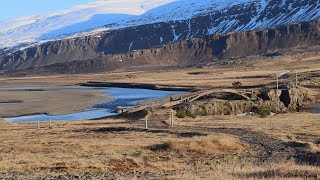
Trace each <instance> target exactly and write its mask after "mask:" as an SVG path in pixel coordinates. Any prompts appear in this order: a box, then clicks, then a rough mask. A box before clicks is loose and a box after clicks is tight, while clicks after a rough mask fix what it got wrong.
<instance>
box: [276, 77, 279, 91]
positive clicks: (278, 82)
mask: <svg viewBox="0 0 320 180" xmlns="http://www.w3.org/2000/svg"><path fill="white" fill-rule="evenodd" d="M276 76H277V90H278V89H279V76H278V74H276Z"/></svg>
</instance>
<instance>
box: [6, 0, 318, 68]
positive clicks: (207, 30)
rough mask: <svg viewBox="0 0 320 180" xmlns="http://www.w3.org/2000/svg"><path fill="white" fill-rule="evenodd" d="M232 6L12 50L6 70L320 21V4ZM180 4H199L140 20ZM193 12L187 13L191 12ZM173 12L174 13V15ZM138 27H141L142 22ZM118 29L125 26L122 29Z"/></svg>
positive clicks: (188, 0)
mask: <svg viewBox="0 0 320 180" xmlns="http://www.w3.org/2000/svg"><path fill="white" fill-rule="evenodd" d="M208 2H211V1H209V0H205V1H203V2H202V3H203V4H206V3H208ZM214 2H221V1H220V0H219V1H214ZM227 2H231V5H232V6H227V7H228V8H225V9H224V10H223V11H220V10H218V11H216V10H214V11H212V12H210V11H209V10H210V8H213V7H212V6H214V5H215V4H211V6H209V7H207V8H206V9H205V10H203V11H201V13H200V14H198V15H197V16H192V18H191V19H186V20H173V21H166V22H159V23H153V24H148V23H147V24H144V22H143V23H142V24H143V25H139V26H131V25H130V24H129V25H128V22H125V21H124V22H122V23H125V25H128V26H129V27H123V28H119V29H118V28H115V29H113V30H112V27H105V28H110V29H109V30H108V31H103V32H100V31H97V32H95V33H93V34H90V35H86V34H83V35H81V36H79V37H73V38H67V39H60V40H56V41H48V42H45V43H41V44H40V45H34V46H32V47H29V48H23V49H21V50H12V51H11V52H8V51H7V53H3V54H2V55H0V70H15V69H17V70H18V69H25V68H30V67H41V66H46V65H50V64H55V63H63V62H71V61H76V60H86V59H95V58H100V57H104V56H107V55H109V54H119V53H126V52H128V51H132V50H140V49H148V48H152V47H154V46H159V45H165V44H171V43H175V42H177V41H184V40H187V39H190V38H201V37H204V36H206V35H208V34H214V33H223V34H228V33H230V32H233V31H236V32H238V31H240V32H241V31H245V30H247V31H248V30H254V29H260V28H262V29H263V28H273V27H276V26H281V25H284V24H288V23H289V24H290V23H299V22H301V21H305V20H306V21H309V20H314V19H317V18H320V11H318V10H319V9H320V2H319V1H314V0H313V1H310V0H301V1H295V2H292V1H289V0H282V1H277V0H270V1H264V0H262V1H252V0H244V1H237V3H236V4H235V5H234V4H232V2H234V1H230V0H229V1H227ZM179 3H190V4H192V3H195V1H194V0H181V1H175V2H172V3H169V4H167V5H164V6H161V7H158V8H156V9H152V10H150V11H149V12H147V13H145V14H147V15H145V14H143V15H141V16H139V17H142V16H144V15H145V16H146V17H145V18H142V19H146V18H147V17H150V19H151V21H152V19H154V18H151V17H152V14H154V15H155V18H156V17H158V16H159V14H157V12H159V11H160V10H161V9H166V11H164V12H167V11H170V12H171V10H172V9H170V8H166V7H175V6H174V4H179ZM241 3H242V4H241ZM229 5H230V4H229ZM188 7H189V6H187V7H184V8H185V9H187V8H188ZM198 7H202V5H201V2H200V5H199V6H197V7H196V8H198ZM221 7H224V5H221ZM159 9H160V10H159ZM208 9H209V10H208ZM193 10H194V9H193ZM172 11H173V10H172ZM302 12H304V13H302ZM148 13H149V15H148ZM171 13H174V11H173V12H171ZM150 14H151V15H150ZM160 15H161V13H160ZM178 15H179V14H178ZM178 15H177V16H178ZM169 16H170V14H169ZM163 18H165V17H163ZM137 21H138V20H137ZM134 23H135V24H139V21H138V22H134ZM113 26H115V27H121V24H120V25H119V24H116V25H113Z"/></svg>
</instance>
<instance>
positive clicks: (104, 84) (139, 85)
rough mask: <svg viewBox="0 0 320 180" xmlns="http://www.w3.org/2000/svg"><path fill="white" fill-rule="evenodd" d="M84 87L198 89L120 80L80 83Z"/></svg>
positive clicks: (166, 89)
mask: <svg viewBox="0 0 320 180" xmlns="http://www.w3.org/2000/svg"><path fill="white" fill-rule="evenodd" d="M79 85H80V86H83V87H116V88H136V89H149V90H163V91H196V90H198V88H197V87H195V86H177V85H160V84H147V83H118V82H99V81H89V82H86V83H80V84H79Z"/></svg>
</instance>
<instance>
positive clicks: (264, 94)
mask: <svg viewBox="0 0 320 180" xmlns="http://www.w3.org/2000/svg"><path fill="white" fill-rule="evenodd" d="M252 94H253V95H251V97H256V99H252V100H225V99H214V98H213V99H209V100H200V101H195V102H190V103H186V104H183V105H182V107H183V108H184V109H186V110H187V111H188V112H189V113H191V114H198V115H237V114H243V113H249V112H254V113H259V110H260V109H261V107H263V108H266V109H268V111H270V112H274V113H277V112H287V111H297V110H299V109H300V108H302V107H303V106H304V103H305V102H309V101H310V99H309V98H308V96H307V92H306V91H305V90H304V89H301V88H290V89H281V90H276V89H270V90H255V91H253V93H252ZM179 108H181V106H180V107H179Z"/></svg>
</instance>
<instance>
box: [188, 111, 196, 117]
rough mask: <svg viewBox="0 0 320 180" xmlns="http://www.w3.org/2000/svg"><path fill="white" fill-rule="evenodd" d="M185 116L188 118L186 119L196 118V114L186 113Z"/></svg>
mask: <svg viewBox="0 0 320 180" xmlns="http://www.w3.org/2000/svg"><path fill="white" fill-rule="evenodd" d="M187 116H188V117H192V118H196V117H197V114H196V113H190V112H187Z"/></svg>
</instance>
